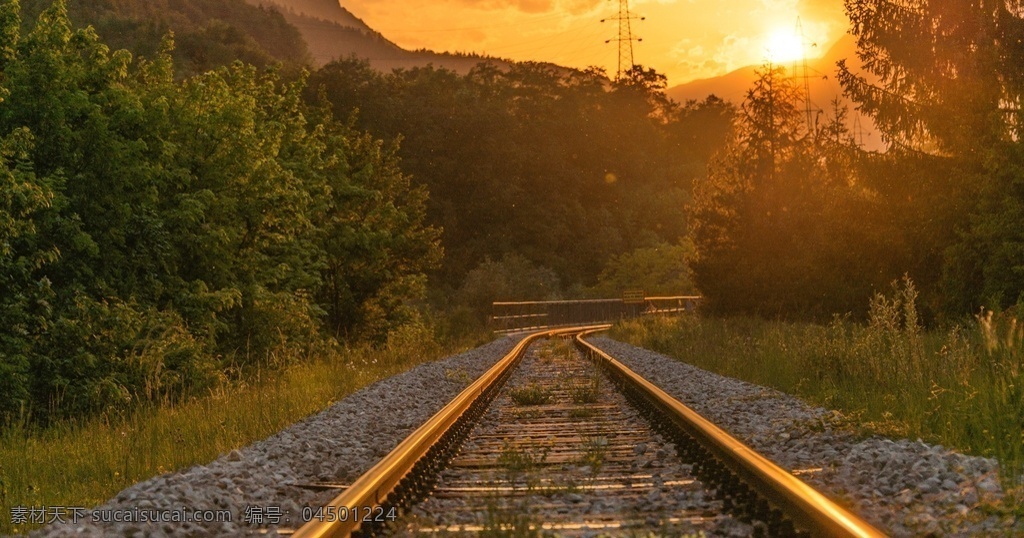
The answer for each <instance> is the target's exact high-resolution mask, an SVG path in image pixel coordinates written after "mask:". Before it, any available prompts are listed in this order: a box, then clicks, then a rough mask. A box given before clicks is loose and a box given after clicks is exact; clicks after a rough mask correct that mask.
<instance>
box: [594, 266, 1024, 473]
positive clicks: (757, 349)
mask: <svg viewBox="0 0 1024 538" xmlns="http://www.w3.org/2000/svg"><path fill="white" fill-rule="evenodd" d="M915 299H916V292H915V291H914V289H913V286H912V284H911V283H909V282H904V283H903V285H902V286H901V287H897V289H896V291H895V294H894V296H893V297H892V298H887V297H884V296H881V295H878V296H876V297H875V298H874V299H873V300H872V304H871V314H870V321H869V323H867V324H855V323H851V322H848V321H845V320H836V321H835V322H833V323H832V324H830V325H828V326H823V325H814V324H801V323H787V322H778V321H764V320H759V319H750V318H729V319H710V318H701V317H695V316H687V317H682V318H674V319H670V318H653V319H645V320H642V321H630V322H626V323H624V324H621V325H619V326H617V327H616V328H615V329H614V330H613V332H612V335H613V336H614V337H615V338H618V339H620V340H623V341H626V342H630V343H632V344H635V345H638V346H642V347H646V348H649V349H653V350H656V351H659V352H662V353H665V354H667V355H670V356H672V357H675V358H678V359H679V360H682V361H684V362H687V363H690V364H693V365H696V366H699V367H701V368H704V369H707V370H711V371H713V372H717V373H720V374H723V375H728V376H732V377H736V378H739V379H743V380H746V381H750V382H753V383H757V384H761V385H766V386H770V387H774V388H776V389H779V390H781V391H783V392H787V393H790V394H794V395H797V396H799V397H801V398H804V399H805V400H808V401H810V402H812V403H814V404H818V405H821V406H825V407H828V408H832V409H837V410H839V411H842V412H843V413H844V414H845V415H846V416H847V417H848V418H849V423H850V424H853V425H855V427H856V428H858V429H860V430H861V431H865V432H868V433H881V434H885V435H889V436H896V437H908V438H911V439H913V438H918V437H920V438H923V439H926V440H928V441H931V442H937V443H941V444H943V445H945V446H947V447H951V448H957V449H960V450H963V451H965V452H968V453H971V454H976V455H982V456H987V457H995V458H997V459H998V460H999V461H1000V467H1001V478H1002V481H1003V485H1004V487H1005V488H1007V489H1019V488H1020V487H1021V475H1022V473H1024V328H1022V327H1021V326H1019V324H1018V323H1017V321H1016V319H1014V318H1013V317H1012V316H1010V315H1009V314H1003V315H997V316H994V315H991V314H986V315H984V316H979V317H978V318H977V319H975V320H973V321H971V322H968V323H965V324H964V325H962V326H957V327H952V328H949V329H946V330H936V331H923V330H922V329H921V328H920V326H919V324H918V321H917V319H918V318H917V312H916V307H915V306H914V303H915Z"/></svg>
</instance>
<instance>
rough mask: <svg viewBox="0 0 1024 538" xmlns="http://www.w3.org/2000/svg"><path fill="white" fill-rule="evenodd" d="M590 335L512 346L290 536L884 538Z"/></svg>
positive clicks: (532, 339)
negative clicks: (750, 537) (746, 536)
mask: <svg viewBox="0 0 1024 538" xmlns="http://www.w3.org/2000/svg"><path fill="white" fill-rule="evenodd" d="M605 328H607V326H599V327H577V328H568V329H558V330H551V331H544V332H541V333H535V334H533V335H530V336H529V337H527V338H526V339H524V340H523V341H522V342H521V343H520V344H519V345H518V346H517V347H516V348H515V349H513V350H512V352H510V353H509V354H508V355H507V356H505V357H504V358H503V359H502V360H501V361H499V362H498V363H497V364H496V365H495V366H494V367H493V368H492V369H491V370H489V371H488V372H487V373H486V374H484V375H483V376H482V377H481V378H480V379H478V380H476V381H475V382H473V383H472V384H471V385H470V386H469V387H468V388H467V389H466V390H465V391H463V392H462V393H461V394H460V395H459V396H458V397H457V398H456V399H455V400H453V401H452V402H451V403H449V404H448V405H447V406H446V407H445V408H444V409H442V410H441V411H440V412H438V413H437V414H436V415H435V416H434V417H433V418H431V419H430V421H428V422H427V423H425V424H424V425H423V426H421V427H420V428H419V429H417V430H416V431H415V432H413V433H412V434H411V435H410V436H409V437H408V438H406V439H405V440H404V441H403V442H402V443H401V444H400V445H399V446H398V447H396V448H395V449H394V450H393V451H392V452H391V453H390V454H388V455H387V456H386V457H385V458H384V459H383V460H381V461H380V462H379V463H378V464H377V465H375V466H374V467H373V468H371V469H370V470H369V471H368V472H367V473H366V474H364V475H363V476H362V477H360V478H359V479H358V480H357V481H356V482H354V483H353V484H352V485H351V486H349V487H348V488H347V489H345V491H344V492H343V493H341V494H340V495H339V496H337V497H336V498H335V499H333V500H332V501H330V503H328V504H327V505H325V506H323V507H319V508H316V509H311V510H310V511H309V513H307V514H305V516H306V517H305V518H304V519H307V520H310V522H309V523H307V524H306V525H305V526H303V527H302V528H300V529H298V530H297V531H296V532H295V536H300V537H312V536H348V535H352V534H357V535H376V534H389V535H397V536H412V535H421V534H453V533H454V534H469V533H479V532H489V533H491V534H492V535H516V536H531V535H579V536H583V535H594V534H598V533H600V534H612V535H636V534H637V533H638V532H639V533H647V532H654V533H655V534H657V535H699V534H697V533H699V532H702V531H703V532H705V533H706V534H709V535H713V534H718V533H726V532H737V531H739V532H744V531H745V532H747V533H750V534H754V535H762V536H794V535H806V536H865V537H867V536H883V534H882V533H881V532H880V531H878V530H877V529H875V528H873V527H871V526H870V525H868V524H867V523H864V522H863V521H860V520H859V519H858V518H857V517H856V516H854V515H853V514H850V513H849V512H847V511H846V510H844V509H843V508H841V507H839V506H837V505H836V504H834V503H832V502H831V501H829V500H828V499H826V498H825V497H824V496H822V495H821V494H819V493H818V492H816V491H815V490H813V489H812V488H810V487H809V486H807V485H806V484H804V483H803V482H801V481H800V480H799V479H798V478H796V477H795V476H794V474H792V473H789V472H786V471H784V470H782V469H780V468H778V467H777V466H775V465H774V464H772V463H771V462H769V461H768V460H766V459H765V458H763V457H761V456H760V455H758V454H756V453H755V452H754V451H753V450H751V449H749V448H747V447H745V446H744V445H742V443H740V442H739V441H737V440H735V439H733V438H732V437H730V436H728V434H726V433H725V432H723V431H722V430H720V429H718V428H717V427H715V426H714V425H713V424H711V423H710V422H708V421H706V420H705V419H703V418H702V417H700V416H699V415H698V414H697V413H695V412H694V411H692V410H690V409H689V408H687V407H686V406H684V405H683V404H681V403H680V402H678V401H677V400H674V399H672V398H671V397H669V396H668V395H667V394H665V393H664V392H662V391H660V389H658V388H657V387H656V386H655V385H654V384H652V383H650V382H649V381H646V380H644V379H642V378H640V377H639V376H637V375H636V374H635V373H633V372H631V371H629V370H628V369H627V368H626V367H625V366H623V365H622V364H620V363H618V361H616V360H615V359H614V358H612V357H610V356H608V355H607V354H605V353H604V352H602V351H600V350H599V349H597V348H595V347H594V346H592V345H590V344H589V343H587V342H586V340H585V339H584V338H583V337H584V336H585V334H587V333H589V332H594V331H596V330H602V329H605ZM570 336H574V337H575V339H574V341H573V343H572V344H570V343H569V342H570V341H569V340H568V337H570ZM544 339H552V340H549V342H548V343H543V342H541V341H542V340H544ZM588 359H589V360H588Z"/></svg>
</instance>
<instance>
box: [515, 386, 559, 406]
mask: <svg viewBox="0 0 1024 538" xmlns="http://www.w3.org/2000/svg"><path fill="white" fill-rule="evenodd" d="M508 395H509V397H510V398H512V401H513V402H515V403H516V405H544V404H546V403H549V402H550V401H551V399H552V397H553V395H552V394H551V390H549V389H546V388H544V387H542V386H540V385H538V384H536V383H530V384H529V385H524V386H522V387H513V388H511V389H509V391H508Z"/></svg>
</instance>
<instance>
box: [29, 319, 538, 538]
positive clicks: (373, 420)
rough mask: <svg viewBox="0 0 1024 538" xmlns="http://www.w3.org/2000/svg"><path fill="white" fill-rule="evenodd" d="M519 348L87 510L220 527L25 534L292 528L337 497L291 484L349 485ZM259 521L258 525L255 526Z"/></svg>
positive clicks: (380, 394)
mask: <svg viewBox="0 0 1024 538" xmlns="http://www.w3.org/2000/svg"><path fill="white" fill-rule="evenodd" d="M518 340H519V338H517V337H504V338H500V339H498V340H495V341H494V342H491V343H490V344H487V345H484V346H481V347H479V348H476V349H472V350H470V351H467V352H465V353H462V354H459V355H456V356H453V357H448V358H446V359H443V360H439V361H435V362H431V363H427V364H422V365H420V366H417V367H416V368H413V369H412V370H410V371H408V372H405V373H403V374H399V375H396V376H394V377H391V378H389V379H385V380H383V381H380V382H378V383H374V384H373V385H370V386H368V387H365V388H363V389H362V390H360V391H358V392H356V393H354V394H352V395H350V396H349V397H347V398H345V399H344V400H342V401H340V402H338V403H336V404H334V405H333V406H331V407H330V408H329V409H327V410H325V411H324V412H322V413H319V414H317V415H314V416H311V417H308V418H306V419H304V420H302V421H299V422H298V423H296V424H294V425H292V426H290V427H289V428H287V429H285V430H283V431H281V432H279V433H277V434H275V435H273V436H271V437H269V438H267V439H264V440H262V441H258V442H256V443H253V444H251V445H249V446H247V447H244V448H241V449H238V450H232V451H231V452H229V453H228V454H226V455H224V456H222V457H221V458H219V459H217V460H214V461H212V462H210V463H208V464H206V465H196V466H193V467H190V468H188V469H183V470H181V471H178V472H174V473H169V474H164V475H161V476H157V477H155V478H152V479H150V480H146V481H144V482H140V483H138V484H135V485H133V486H130V487H128V488H127V489H125V490H123V491H121V492H120V493H118V494H117V495H116V496H114V498H113V499H111V500H109V501H107V502H106V503H104V504H103V505H101V506H99V507H96V508H95V510H104V511H110V513H111V514H113V513H114V511H117V514H119V515H120V516H121V517H120V518H121V519H124V517H123V515H124V514H128V513H131V512H132V511H133V510H135V509H137V508H138V509H140V510H141V509H142V507H143V506H145V507H146V508H147V509H150V510H163V511H174V510H181V509H182V508H185V509H186V510H188V511H194V510H224V511H226V514H227V516H228V517H227V518H221V519H228V518H229V519H230V521H229V522H189V523H174V524H166V523H159V524H157V523H137V522H132V523H115V522H105V521H98V520H93V518H91V517H87V518H85V520H79V521H78V522H77V523H75V524H72V523H70V521H69V522H68V523H67V524H64V525H50V526H48V527H44V528H43V529H40V530H38V531H36V532H34V533H32V536H47V537H49V536H90V537H91V536H133V535H142V536H239V535H253V536H255V535H261V532H266V531H268V530H269V531H270V534H271V535H274V534H276V533H275V532H273V531H274V529H276V528H282V529H284V528H295V527H297V526H298V525H299V524H301V520H302V508H303V507H304V506H306V505H321V504H322V503H324V502H326V501H327V500H329V499H331V498H333V497H334V496H335V495H336V494H337V491H336V490H335V491H330V490H329V491H326V492H319V493H318V492H314V491H311V490H309V489H305V488H299V487H295V484H304V483H305V484H308V483H319V482H324V481H329V482H334V483H339V482H340V483H350V482H351V481H352V480H354V479H355V478H357V477H358V476H359V475H361V474H362V473H363V472H365V471H366V470H367V469H369V468H370V467H371V466H372V465H373V464H374V463H375V462H376V461H377V460H378V459H379V458H380V457H382V456H384V455H385V454H387V453H388V452H389V451H390V450H391V449H392V448H394V447H395V446H396V445H397V444H398V443H399V442H400V441H401V440H402V439H404V438H405V437H406V436H407V435H408V434H409V433H411V432H412V430H413V429H415V427H416V426H418V425H419V424H421V423H423V422H424V421H426V419H428V418H429V417H430V416H431V415H433V414H434V413H436V412H437V411H439V410H440V409H441V407H443V406H444V405H445V404H446V403H447V402H448V401H449V400H450V399H452V398H454V397H455V395H456V394H458V393H459V392H460V391H461V390H462V389H463V388H465V385H467V384H468V383H467V382H466V380H467V379H469V380H472V379H476V378H477V377H479V376H480V375H481V374H483V373H484V372H485V371H486V370H487V369H488V368H490V367H491V366H492V365H493V364H494V363H495V362H497V360H498V359H500V358H501V357H503V356H504V355H505V354H506V353H508V352H509V351H510V350H511V349H512V347H513V346H515V344H516V343H517V342H518ZM451 372H459V373H460V374H461V373H462V372H464V373H465V374H466V375H465V376H463V375H451ZM91 510H92V509H90V512H91ZM247 512H248V513H247ZM271 514H274V515H276V516H278V517H279V519H278V520H277V524H273V523H272V521H273V520H274V519H273V518H271V517H269V516H270V515H271ZM87 515H88V514H87ZM259 515H262V516H263V518H262V519H263V523H262V524H260V523H258V522H257V520H258V519H260V518H259V517H256V516H259ZM244 520H248V521H249V522H245V521H244Z"/></svg>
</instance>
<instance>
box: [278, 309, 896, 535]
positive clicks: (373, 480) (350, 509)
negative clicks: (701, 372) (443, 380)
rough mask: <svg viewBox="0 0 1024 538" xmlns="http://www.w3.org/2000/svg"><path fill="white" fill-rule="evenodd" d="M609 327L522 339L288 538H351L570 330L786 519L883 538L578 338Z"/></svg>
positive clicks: (820, 531) (823, 531)
mask: <svg viewBox="0 0 1024 538" xmlns="http://www.w3.org/2000/svg"><path fill="white" fill-rule="evenodd" d="M608 327H610V326H609V325H600V326H597V325H591V326H585V327H568V328H562V329H552V330H547V331H542V332H537V333H533V334H531V335H529V336H527V337H526V338H524V339H523V340H522V341H521V342H520V343H519V344H518V345H516V347H515V348H514V349H513V350H512V351H511V352H509V353H508V354H507V355H506V356H505V357H503V358H502V359H501V360H500V361H498V362H497V363H496V364H495V365H494V366H493V367H491V369H489V370H488V371H487V372H486V373H485V374H484V375H483V376H481V377H480V378H479V379H477V380H476V381H475V382H473V383H472V384H471V385H470V386H469V387H467V388H466V389H465V390H463V391H462V393H460V394H459V396H457V397H456V398H455V400H453V401H452V402H450V403H449V404H448V405H446V406H445V407H444V408H443V409H442V410H441V411H439V412H438V413H437V414H435V415H434V416H433V417H432V418H431V419H430V420H429V421H427V422H426V423H425V424H424V425H422V426H420V427H419V428H418V429H416V431H414V432H413V433H412V434H411V435H409V437H407V438H406V439H405V440H403V441H402V442H401V443H400V444H399V445H398V446H397V447H396V448H395V449H394V450H392V451H391V453H389V454H388V455H387V456H385V457H384V459H382V460H381V461H380V462H378V463H377V464H376V465H374V466H373V467H372V468H371V469H370V470H369V471H367V472H366V473H365V474H363V476H361V477H359V479H358V480H356V482H355V483H353V484H352V485H351V486H350V487H349V488H348V489H346V490H345V491H344V492H343V493H341V494H340V495H338V496H337V497H335V498H334V499H333V500H331V501H330V502H329V503H328V504H327V505H325V506H324V511H325V512H326V513H328V514H335V515H336V517H334V518H333V520H324V521H319V520H314V521H311V522H309V523H307V524H305V525H304V526H302V527H301V528H299V529H298V530H297V531H296V532H295V534H294V536H297V537H302V538H308V537H322V536H349V535H351V534H352V533H353V532H356V531H358V530H360V527H361V524H362V521H361V519H360V516H361V515H362V514H367V515H369V514H371V513H372V511H373V510H374V509H377V508H379V507H381V506H383V505H384V504H385V503H386V502H388V501H389V499H388V497H389V496H390V495H393V494H399V495H401V489H402V487H403V486H401V484H404V482H403V481H404V480H405V479H406V478H407V477H409V476H410V475H411V473H412V472H413V469H414V467H415V466H416V465H417V463H420V462H421V461H427V460H429V459H430V458H429V457H428V452H430V451H431V449H432V448H434V447H435V445H437V444H438V443H439V442H441V440H442V438H444V437H445V436H446V435H448V434H449V433H450V432H449V430H451V429H452V428H453V427H454V426H456V425H457V424H458V423H459V421H460V418H462V417H464V415H467V414H469V413H470V411H471V409H472V408H473V406H474V403H477V402H478V401H480V400H484V401H486V400H485V395H486V394H488V393H493V389H494V388H495V386H496V385H500V382H501V381H502V380H503V379H505V378H506V376H507V374H508V373H509V372H510V371H511V370H512V368H514V367H515V365H516V364H517V363H518V361H519V359H520V357H521V356H522V355H523V353H524V352H525V350H526V348H527V347H528V346H529V345H530V344H531V343H532V342H533V341H534V340H537V339H539V338H544V337H549V336H556V335H569V334H576V335H577V343H578V345H579V346H580V347H581V348H582V349H583V350H584V351H585V352H587V353H588V354H589V355H590V356H591V358H592V359H594V360H595V362H597V363H598V364H601V365H602V366H603V367H604V368H605V369H606V370H607V371H608V372H609V373H610V374H611V375H612V376H613V377H614V378H617V379H618V380H619V381H620V382H622V383H623V385H624V386H625V387H626V388H627V390H630V391H633V392H634V394H640V395H642V397H643V398H644V399H645V400H646V401H648V402H649V403H651V404H652V405H653V406H654V407H655V408H656V409H657V411H658V413H659V414H660V415H662V416H664V418H665V419H666V420H669V421H671V422H672V423H673V424H674V425H675V426H676V427H678V428H679V429H680V430H682V431H683V432H685V433H686V434H687V435H688V436H690V437H692V438H693V439H694V441H695V442H696V443H698V444H699V445H701V446H702V447H703V448H704V449H705V450H706V451H707V452H708V453H710V454H711V455H713V456H714V458H715V460H717V461H718V462H720V463H721V464H722V465H724V467H725V468H726V469H728V471H729V472H732V473H734V474H735V475H736V476H737V477H739V478H740V479H741V480H742V481H743V482H744V483H745V484H747V485H749V487H751V488H752V489H753V490H754V491H756V492H757V493H758V494H759V495H760V496H761V497H762V498H763V499H765V500H767V501H768V502H769V503H771V504H772V505H774V506H775V507H776V508H778V509H781V510H782V511H783V512H785V515H786V517H787V518H789V519H791V520H792V521H793V522H794V523H795V524H797V526H799V527H800V528H801V529H803V530H806V531H809V532H810V533H811V535H812V536H824V537H862V538H875V537H882V536H885V534H884V533H882V532H881V531H879V530H878V529H876V528H874V527H873V526H871V525H870V524H868V523H866V522H864V521H863V520H861V519H860V518H858V517H857V516H855V515H853V514H852V513H850V512H849V511H847V510H846V509H844V508H842V507H840V506H839V505H837V504H835V503H834V502H832V501H830V500H829V499H827V498H826V497H824V496H823V495H822V494H820V493H818V492H817V491H815V490H814V489H813V488H811V487H810V486H808V485H807V484H805V483H804V482H802V481H801V480H800V479H798V478H796V477H795V476H794V475H793V474H791V473H789V472H786V471H785V470H783V469H781V468H780V467H778V466H777V465H775V464H773V463H772V462H770V461H769V460H767V459H766V458H764V457H763V456H761V455H760V454H758V453H756V452H755V451H753V450H752V449H750V448H749V447H747V446H745V445H744V444H743V443H741V442H740V441H738V440H736V439H735V438H733V437H732V436H730V435H729V434H727V433H726V432H725V431H723V430H722V429H720V428H718V427H717V426H715V425H714V424H712V423H711V422H709V421H708V420H707V419H705V418H703V417H701V416H700V415H699V414H698V413H697V412H695V411H693V410H692V409H690V408H689V407H687V406H686V405H684V404H682V403H681V402H679V401H678V400H676V399H674V398H672V397H671V396H669V395H668V394H666V393H665V392H664V391H662V390H661V389H659V388H658V387H656V386H655V385H653V384H652V383H650V382H649V381H647V380H645V379H643V378H642V377H640V376H639V375H637V374H636V373H634V372H633V371H632V370H630V369H629V368H627V367H626V366H625V365H623V364H622V363H621V362H619V361H617V360H615V359H614V358H612V357H611V356H609V355H608V354H606V353H604V352H603V351H601V350H600V349H598V348H597V347H595V346H593V345H592V344H590V343H588V342H586V341H585V340H584V339H583V337H584V336H585V335H587V334H591V333H594V332H598V331H602V330H606V329H607V328H608ZM470 416H471V415H470ZM393 500H394V499H392V502H393ZM339 514H357V517H344V518H342V517H337V515H339Z"/></svg>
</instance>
